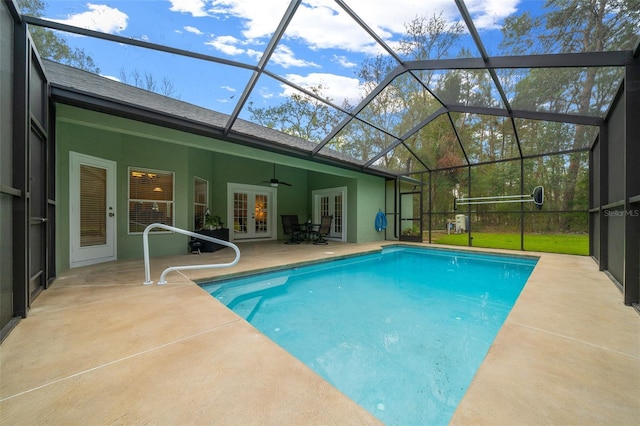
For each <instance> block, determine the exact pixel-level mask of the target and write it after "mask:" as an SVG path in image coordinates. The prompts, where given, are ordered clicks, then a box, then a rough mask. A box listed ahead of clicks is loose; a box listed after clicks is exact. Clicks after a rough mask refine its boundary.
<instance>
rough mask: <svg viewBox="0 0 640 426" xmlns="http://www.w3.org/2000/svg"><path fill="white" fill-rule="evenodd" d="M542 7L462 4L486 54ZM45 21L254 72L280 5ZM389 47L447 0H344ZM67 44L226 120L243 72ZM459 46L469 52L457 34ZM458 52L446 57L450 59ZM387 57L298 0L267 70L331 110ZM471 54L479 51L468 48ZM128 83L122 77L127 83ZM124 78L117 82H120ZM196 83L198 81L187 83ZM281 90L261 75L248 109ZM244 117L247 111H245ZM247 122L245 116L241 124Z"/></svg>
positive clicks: (135, 4) (319, 2)
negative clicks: (373, 63)
mask: <svg viewBox="0 0 640 426" xmlns="http://www.w3.org/2000/svg"><path fill="white" fill-rule="evenodd" d="M540 1H541V0H525V1H521V0H467V1H466V2H465V4H466V6H467V8H468V10H469V12H470V13H471V15H472V17H473V19H474V22H475V24H476V27H477V29H478V31H479V32H480V34H481V36H482V37H483V39H484V42H485V43H486V44H487V46H486V47H487V49H488V50H489V52H490V53H491V52H492V51H494V50H495V47H496V43H497V42H498V37H499V36H500V31H499V28H500V25H501V24H502V22H503V20H504V19H505V17H507V16H509V15H512V14H514V13H519V12H520V11H522V9H523V8H535V7H536V5H538V4H540ZM45 4H46V8H45V10H44V12H43V16H42V17H43V18H45V19H49V20H54V21H56V22H61V23H65V24H70V25H74V26H78V27H82V28H87V29H92V30H96V31H101V32H105V33H109V34H116V35H119V36H124V37H130V38H134V39H138V40H144V41H148V42H152V43H158V44H163V45H168V46H171V47H175V48H179V49H185V50H189V51H193V52H197V53H202V54H206V55H210V56H215V57H219V58H223V59H226V60H230V61H235V62H240V63H245V64H249V65H256V64H258V61H259V60H260V58H261V56H262V54H263V52H264V50H265V48H266V46H267V44H268V43H269V40H270V37H271V36H272V34H273V33H274V31H275V30H276V27H277V26H278V23H279V22H280V20H281V19H282V17H283V15H284V13H285V11H286V10H287V8H288V7H289V1H288V0H268V1H265V0H214V1H204V0H135V1H131V0H102V1H101V0H96V1H65V0H45ZM346 4H347V6H348V7H349V8H350V9H351V10H352V11H353V12H355V13H356V14H357V15H358V16H360V17H361V18H362V19H363V21H364V22H366V23H367V25H368V26H369V27H370V28H371V30H372V31H373V32H375V34H377V35H378V36H379V37H380V38H381V39H383V40H384V41H385V42H386V43H387V44H388V45H389V46H390V47H391V48H395V47H397V45H398V40H400V39H401V37H402V36H403V34H404V33H405V25H406V24H407V23H408V22H411V21H412V20H413V19H415V18H416V17H426V18H430V17H432V16H434V15H440V14H441V15H440V16H442V17H443V18H444V19H445V20H446V21H447V22H448V23H454V22H458V21H460V19H461V17H460V15H459V12H458V9H457V7H456V5H455V2H454V0H428V1H426V0H422V1H420V0H394V1H393V2H390V1H388V0H384V1H383V0H346ZM64 35H65V37H66V38H67V40H68V41H69V44H70V45H72V46H77V47H80V48H82V49H84V51H85V52H86V53H88V54H89V55H90V56H91V57H92V58H93V59H94V61H95V63H96V65H97V66H98V67H99V68H100V71H101V74H102V75H103V76H106V77H109V78H113V79H116V80H123V79H125V80H126V79H127V78H128V79H129V81H131V76H132V75H133V74H134V73H138V74H139V75H145V74H147V73H149V74H152V75H153V77H154V79H155V80H156V81H160V80H162V79H166V80H167V81H170V82H171V85H172V86H173V88H174V90H175V94H176V97H178V98H179V99H181V100H183V101H186V102H190V103H194V104H196V105H200V106H204V107H206V108H210V109H213V110H216V111H219V112H223V113H227V114H229V113H231V112H232V111H233V108H234V107H235V105H236V101H237V99H238V98H240V94H241V93H242V91H243V90H244V87H245V86H246V84H247V82H248V81H249V78H250V76H251V72H250V71H248V70H244V69H240V68H235V67H229V66H226V65H221V64H217V63H213V62H203V61H199V60H195V59H188V58H187V59H185V58H180V57H178V56H176V55H169V54H166V53H157V52H153V51H150V50H148V49H143V48H138V47H131V46H125V45H121V44H117V43H113V42H107V41H101V40H95V39H92V38H89V37H83V36H76V35H71V34H64ZM462 43H463V44H464V45H465V46H473V44H472V42H471V39H470V36H469V35H468V33H467V34H465V37H464V38H463V41H462ZM458 51H459V49H458V48H456V49H455V50H454V49H452V51H451V52H447V55H449V56H450V57H455V56H457V53H458ZM381 53H382V54H386V52H384V51H383V50H382V49H381V48H380V46H379V45H378V44H377V43H375V41H374V39H373V38H372V37H371V36H370V35H369V34H368V33H367V32H366V31H364V30H363V29H362V28H361V27H360V26H358V25H357V24H356V23H355V21H353V19H352V18H351V17H350V16H349V15H348V14H347V13H346V12H345V11H344V10H343V9H342V8H340V7H339V5H338V4H337V3H335V2H334V1H332V0H310V1H303V2H302V4H301V5H300V6H299V7H298V9H297V11H296V14H295V16H294V18H293V19H292V21H291V22H290V24H289V26H288V27H287V30H286V32H285V35H284V37H283V38H282V40H281V41H280V43H279V44H278V47H277V49H276V51H275V52H274V54H273V56H272V57H271V58H270V61H269V63H268V65H267V69H268V70H269V71H272V72H274V73H276V74H278V75H279V76H282V77H283V78H285V79H287V80H289V81H291V82H293V83H295V84H297V85H299V86H302V87H310V86H317V85H322V86H323V87H325V90H324V92H323V93H324V95H325V96H327V97H328V98H330V99H331V100H332V101H333V102H334V103H335V104H337V105H340V104H341V103H342V101H343V100H345V99H346V100H348V101H349V102H351V103H352V104H356V103H357V102H358V101H359V100H360V99H362V97H363V96H364V95H365V94H366V89H365V88H363V87H362V86H361V85H360V84H359V80H358V79H357V77H356V72H357V71H358V69H359V67H360V65H361V64H362V63H363V61H365V60H367V59H371V58H373V57H375V55H377V54H381ZM473 55H474V56H478V54H477V51H473ZM127 76H128V77H127ZM123 77H124V78H123ZM194 82H195V83H196V84H194ZM290 93H291V89H290V88H288V86H286V85H283V84H282V83H280V82H278V81H277V80H274V79H271V78H268V77H263V78H261V79H260V80H259V81H258V83H257V84H256V86H255V89H254V90H253V92H252V94H251V97H250V99H249V102H251V104H252V105H254V106H257V107H264V106H269V105H274V104H275V103H279V102H281V101H282V99H284V97H285V96H287V95H288V94H290ZM243 114H244V115H246V114H248V113H247V111H246V108H245V109H244V111H243V113H242V114H241V117H243ZM245 118H246V117H245Z"/></svg>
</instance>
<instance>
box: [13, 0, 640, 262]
mask: <svg viewBox="0 0 640 426" xmlns="http://www.w3.org/2000/svg"><path fill="white" fill-rule="evenodd" d="M57 3H62V4H63V5H62V6H60V5H58V4H57ZM132 3H133V2H117V3H114V4H113V5H110V4H105V5H103V6H93V7H87V6H86V5H84V4H83V3H81V2H56V6H57V7H54V8H49V7H45V8H33V5H28V4H27V3H25V8H24V10H23V12H24V13H25V15H24V20H25V21H26V22H27V23H28V24H29V26H30V28H31V29H32V36H33V37H34V41H35V42H36V43H38V40H41V39H42V40H45V37H46V36H45V34H47V33H49V34H52V35H53V36H54V37H59V38H60V39H63V40H65V42H66V43H67V45H68V49H69V51H70V52H75V54H74V55H66V56H65V55H59V53H58V52H53V51H47V50H46V49H45V52H44V54H43V52H41V55H43V56H45V57H47V58H49V59H53V60H58V61H60V62H62V63H67V64H71V65H74V66H77V67H79V68H82V69H84V70H88V71H91V72H95V73H97V74H99V75H102V76H110V77H111V78H113V79H116V80H118V81H120V82H124V83H127V84H131V85H136V86H138V87H143V88H147V89H150V90H153V91H156V92H159V93H162V94H163V95H166V96H170V97H174V98H176V99H179V100H181V101H184V102H187V103H190V104H194V105H197V106H201V107H204V108H207V109H210V110H212V111H216V112H219V113H221V114H224V115H223V116H220V119H219V120H216V122H212V123H210V125H211V126H213V127H215V128H216V129H217V131H219V132H220V134H221V135H222V136H224V137H225V138H229V139H230V140H235V141H238V142H242V141H245V142H246V140H247V136H249V139H251V140H258V141H260V143H263V144H264V145H265V146H266V147H268V149H271V150H275V151H278V150H281V151H283V152H287V153H291V150H292V149H293V150H294V153H295V155H298V156H302V157H303V158H309V159H312V160H314V161H319V162H329V163H337V164H340V165H342V166H345V167H350V168H355V169H358V170H362V171H364V172H367V173H372V174H376V175H381V176H385V177H388V178H390V179H395V180H396V184H397V190H398V191H399V192H402V193H404V194H405V195H403V196H400V197H399V198H398V199H397V200H395V201H394V204H393V206H388V208H387V211H388V213H390V214H392V215H393V216H394V217H395V218H396V221H395V222H394V223H396V224H397V230H396V236H398V237H399V238H401V239H402V238H408V239H415V238H416V236H419V239H420V240H427V241H432V240H436V241H437V238H436V237H437V236H438V235H439V233H441V232H442V231H443V230H445V229H447V224H448V223H450V222H451V221H452V218H453V217H455V215H457V214H460V213H462V214H465V215H467V216H470V218H471V220H470V221H469V228H470V230H471V231H474V230H475V231H484V230H488V231H496V230H497V231H504V232H513V233H515V234H519V238H516V239H515V240H513V241H512V242H510V243H508V244H506V245H505V248H513V249H526V248H527V247H526V246H527V244H526V241H525V240H526V237H525V235H526V234H529V233H536V232H537V233H540V232H542V233H544V232H555V231H560V232H565V233H583V234H585V233H587V232H588V211H589V208H590V206H589V195H588V194H589V192H588V191H589V152H590V150H591V148H592V147H593V146H594V143H595V141H596V140H597V137H598V134H599V129H600V126H602V125H603V123H604V122H605V119H606V117H607V114H608V113H609V112H610V109H611V105H612V103H613V101H614V100H615V99H616V95H617V94H618V93H619V91H620V89H621V82H622V81H623V78H624V76H625V67H626V66H628V65H630V64H632V63H633V62H634V55H635V56H636V57H637V51H638V48H637V46H638V24H637V22H638V21H639V18H640V16H639V14H640V5H639V3H638V2H637V1H623V2H612V1H589V2H583V1H546V2H545V1H527V2H519V1H511V2H492V1H480V2H478V1H474V2H466V3H465V2H464V1H462V0H460V1H454V0H442V1H438V2H429V4H428V5H424V6H419V5H414V4H413V3H412V4H407V5H404V4H397V3H393V4H392V3H389V2H379V4H378V3H375V4H372V3H370V2H358V1H350V2H345V1H330V0H325V1H314V2H304V1H291V2H289V1H279V2H269V5H268V6H260V5H258V4H256V5H253V6H255V9H256V11H254V12H250V11H249V10H248V9H249V7H248V6H247V5H248V4H250V3H246V2H244V3H242V4H241V3H235V2H225V3H218V2H213V3H208V2H194V3H190V4H188V5H187V4H184V3H181V2H150V3H146V4H145V6H144V11H140V10H138V9H139V7H135V6H134V5H133V4H132ZM498 3H499V4H500V6H498ZM29 6H31V8H32V9H30V7H29ZM142 12H143V13H144V14H147V15H145V16H153V17H154V18H153V19H141V18H138V14H140V13H142ZM223 24H230V25H235V26H236V31H230V30H229V29H228V28H229V25H223ZM176 33H178V34H179V36H174V35H175V34H176ZM172 34H174V35H172ZM56 55H57V56H56ZM196 81H197V85H194V84H192V83H193V82H196ZM194 86H197V90H193V88H194ZM250 123H253V124H256V125H259V126H265V127H268V128H272V129H275V130H278V131H280V132H282V133H285V134H288V135H291V136H294V137H297V138H300V139H301V141H296V140H295V139H287V140H286V141H284V142H283V141H280V140H273V139H274V138H272V139H271V140H269V138H265V137H264V136H263V135H260V132H259V131H256V130H255V127H251V126H249V125H248V124H250ZM536 186H543V187H544V188H545V189H546V192H545V201H546V203H545V208H544V209H543V210H542V211H540V212H538V211H536V209H533V208H529V207H533V206H530V205H526V204H522V205H517V204H505V205H503V204H496V205H482V206H481V207H473V208H463V209H462V211H454V209H453V202H452V201H453V199H454V198H457V197H480V196H490V195H495V196H505V195H507V196H508V195H513V194H528V193H530V192H531V190H532V189H533V188H534V187H536ZM472 235H473V233H472V232H468V233H467V236H468V238H466V239H465V240H464V244H473V243H474V242H473V240H474V237H473V236H472ZM475 245H479V246H483V245H485V243H484V242H483V240H482V237H481V236H476V237H475ZM531 248H535V247H531V246H530V247H529V249H531ZM581 250H582V252H581V253H580V254H587V253H586V251H587V250H588V248H587V247H586V245H583V247H582V249H581Z"/></svg>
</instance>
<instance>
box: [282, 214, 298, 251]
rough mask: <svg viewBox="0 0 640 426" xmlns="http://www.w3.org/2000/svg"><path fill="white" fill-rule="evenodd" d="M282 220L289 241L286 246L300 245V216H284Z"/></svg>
mask: <svg viewBox="0 0 640 426" xmlns="http://www.w3.org/2000/svg"><path fill="white" fill-rule="evenodd" d="M280 217H281V218H282V230H283V231H284V233H285V234H286V235H288V236H289V239H288V240H287V241H285V242H284V243H285V244H300V232H301V231H300V224H299V223H298V215H295V214H283V215H280Z"/></svg>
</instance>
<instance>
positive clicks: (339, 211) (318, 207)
mask: <svg viewBox="0 0 640 426" xmlns="http://www.w3.org/2000/svg"><path fill="white" fill-rule="evenodd" d="M311 196H312V198H313V223H320V218H321V217H322V216H333V221H332V222H331V231H330V232H329V235H327V237H328V238H331V239H334V240H338V241H347V226H346V225H347V188H346V187H339V188H329V189H321V190H316V191H313V192H312V194H311Z"/></svg>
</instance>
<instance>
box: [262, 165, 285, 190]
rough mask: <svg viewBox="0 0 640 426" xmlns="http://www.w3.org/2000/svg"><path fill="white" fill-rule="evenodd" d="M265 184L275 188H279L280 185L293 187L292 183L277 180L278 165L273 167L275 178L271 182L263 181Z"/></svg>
mask: <svg viewBox="0 0 640 426" xmlns="http://www.w3.org/2000/svg"><path fill="white" fill-rule="evenodd" d="M262 182H263V183H268V184H269V185H271V186H272V187H274V188H277V187H278V185H286V186H291V184H290V183H287V182H283V181H281V180H278V179H277V178H276V165H275V164H274V165H273V178H271V179H270V180H263V181H262Z"/></svg>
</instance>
